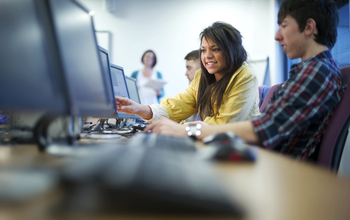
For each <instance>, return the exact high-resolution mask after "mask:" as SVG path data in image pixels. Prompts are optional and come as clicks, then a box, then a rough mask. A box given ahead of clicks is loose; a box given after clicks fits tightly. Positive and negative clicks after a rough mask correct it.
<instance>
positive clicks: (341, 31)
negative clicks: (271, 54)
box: [279, 0, 350, 80]
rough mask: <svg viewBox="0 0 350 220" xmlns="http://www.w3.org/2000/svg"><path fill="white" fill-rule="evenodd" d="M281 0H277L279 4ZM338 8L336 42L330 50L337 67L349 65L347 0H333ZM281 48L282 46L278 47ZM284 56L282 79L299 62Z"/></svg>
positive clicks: (349, 43) (286, 77) (349, 36)
mask: <svg viewBox="0 0 350 220" xmlns="http://www.w3.org/2000/svg"><path fill="white" fill-rule="evenodd" d="M282 2H283V0H279V5H281V3H282ZM334 2H335V3H336V5H337V8H338V14H339V25H338V37H337V42H336V44H335V45H334V47H333V48H332V50H331V53H332V56H333V58H334V59H335V60H336V61H337V62H338V64H339V67H343V66H347V65H350V30H349V0H335V1H334ZM280 49H281V50H282V48H280ZM283 56H284V59H283V60H284V63H283V66H284V68H283V69H284V73H283V74H284V76H283V77H284V80H287V79H288V78H289V75H288V74H289V71H290V67H291V66H292V65H293V64H296V63H299V62H300V58H299V59H294V60H291V59H289V58H288V57H287V55H286V54H284V53H283Z"/></svg>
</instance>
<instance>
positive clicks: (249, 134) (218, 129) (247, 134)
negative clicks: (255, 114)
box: [198, 121, 260, 144]
mask: <svg viewBox="0 0 350 220" xmlns="http://www.w3.org/2000/svg"><path fill="white" fill-rule="evenodd" d="M201 131H202V134H201V135H200V136H199V137H198V138H199V139H200V140H202V139H203V138H204V137H206V136H209V135H211V134H218V133H225V132H227V131H231V132H233V133H234V134H236V135H237V136H239V137H240V138H242V139H243V140H245V141H247V142H250V143H254V144H260V140H259V138H258V136H257V135H256V133H255V132H254V127H253V124H252V122H250V121H241V122H235V123H229V124H225V125H212V126H203V127H202V129H201Z"/></svg>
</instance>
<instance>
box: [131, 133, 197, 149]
mask: <svg viewBox="0 0 350 220" xmlns="http://www.w3.org/2000/svg"><path fill="white" fill-rule="evenodd" d="M130 146H132V147H156V148H167V149H169V150H178V151H187V152H196V151H197V148H196V146H195V144H194V141H193V140H192V139H191V138H189V137H175V136H167V135H159V134H153V133H145V132H138V133H136V134H135V135H134V136H133V137H132V139H131V140H130Z"/></svg>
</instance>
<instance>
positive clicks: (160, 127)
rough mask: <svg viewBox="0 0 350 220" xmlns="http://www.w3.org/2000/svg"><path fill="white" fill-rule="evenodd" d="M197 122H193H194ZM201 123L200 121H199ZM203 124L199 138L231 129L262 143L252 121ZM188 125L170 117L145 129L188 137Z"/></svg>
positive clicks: (249, 139) (250, 141) (241, 135)
mask: <svg viewBox="0 0 350 220" xmlns="http://www.w3.org/2000/svg"><path fill="white" fill-rule="evenodd" d="M193 123H195V122H192V123H191V124H193ZM199 123H200V122H199ZM201 124H202V125H203V126H202V128H201V132H202V133H201V135H200V136H198V139H199V140H202V139H203V138H205V137H207V136H209V135H211V134H219V133H225V132H227V131H231V132H233V133H234V134H236V135H237V136H239V137H240V138H242V139H243V140H245V141H247V142H249V143H254V144H258V145H259V144H260V140H259V138H258V136H257V135H256V134H255V132H254V128H253V124H252V123H251V122H250V121H242V122H235V123H230V124H225V125H212V126H209V125H205V123H201ZM185 127H186V125H180V124H178V123H176V122H174V121H171V120H169V119H160V120H157V121H154V122H153V123H152V124H150V125H149V126H147V128H146V129H145V131H149V130H151V131H152V132H153V133H157V134H164V135H172V136H182V137H186V136H187V132H186V130H185Z"/></svg>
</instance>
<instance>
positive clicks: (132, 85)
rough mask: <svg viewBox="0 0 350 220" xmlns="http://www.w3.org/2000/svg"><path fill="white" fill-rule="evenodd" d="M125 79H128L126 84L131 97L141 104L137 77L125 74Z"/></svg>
mask: <svg viewBox="0 0 350 220" xmlns="http://www.w3.org/2000/svg"><path fill="white" fill-rule="evenodd" d="M125 79H126V84H127V86H128V90H129V94H130V99H131V100H133V101H134V102H137V103H139V104H141V100H140V96H139V90H138V88H137V83H136V79H134V78H132V77H129V76H125Z"/></svg>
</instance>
